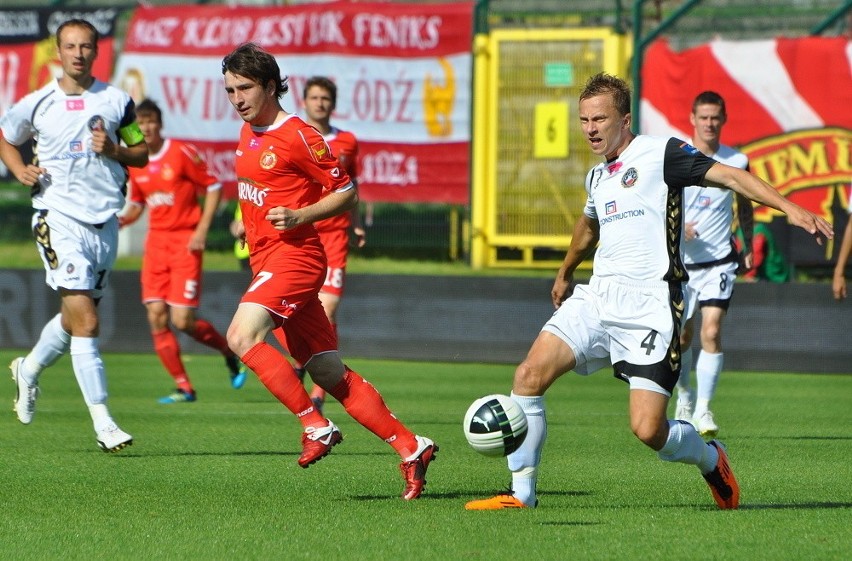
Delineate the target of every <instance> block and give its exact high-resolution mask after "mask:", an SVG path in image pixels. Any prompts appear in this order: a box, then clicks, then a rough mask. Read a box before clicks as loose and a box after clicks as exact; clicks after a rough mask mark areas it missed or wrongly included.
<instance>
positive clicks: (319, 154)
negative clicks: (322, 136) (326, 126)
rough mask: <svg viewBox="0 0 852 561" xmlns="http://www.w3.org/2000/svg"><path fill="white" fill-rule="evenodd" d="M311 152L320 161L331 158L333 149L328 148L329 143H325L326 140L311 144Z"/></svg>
mask: <svg viewBox="0 0 852 561" xmlns="http://www.w3.org/2000/svg"><path fill="white" fill-rule="evenodd" d="M311 154H312V155H313V157H314V159H315V160H316V161H318V162H322V161H323V160H330V159H331V150H330V149H329V148H328V144H326V143H325V140H322V141H320V142H317V143H315V144H311Z"/></svg>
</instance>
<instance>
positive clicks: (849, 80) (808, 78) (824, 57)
mask: <svg viewBox="0 0 852 561" xmlns="http://www.w3.org/2000/svg"><path fill="white" fill-rule="evenodd" d="M847 48H849V40H848V39H846V38H844V37H831V38H826V37H807V38H801V39H778V56H779V58H780V59H781V60H782V61H783V62H784V66H785V67H786V68H787V72H788V73H789V74H790V78H791V79H792V80H793V83H794V84H795V85H796V90H797V91H798V92H799V94H800V95H801V96H802V97H803V98H804V99H805V100H806V101H807V102H808V104H809V105H810V106H811V107H812V108H813V109H814V111H816V112H817V113H818V114H819V116H820V117H822V119H823V121H824V122H825V124H826V125H841V124H845V125H846V126H850V124H852V68H850V62H849V55H848V54H847V52H846V51H847ZM828 68H830V69H831V72H826V69H828Z"/></svg>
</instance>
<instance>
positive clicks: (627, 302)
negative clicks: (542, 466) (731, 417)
mask: <svg viewBox="0 0 852 561" xmlns="http://www.w3.org/2000/svg"><path fill="white" fill-rule="evenodd" d="M579 115H580V124H581V126H582V129H583V133H584V134H585V137H586V141H587V142H588V143H589V147H590V148H591V150H592V152H594V153H595V154H597V155H599V156H601V157H602V158H603V159H604V162H602V163H601V164H599V165H597V166H595V167H594V168H593V169H592V170H591V171H590V172H589V173H588V175H587V176H586V181H585V187H586V192H587V194H588V198H587V201H586V207H585V210H584V213H583V214H581V215H580V218H579V219H578V220H577V223H576V225H575V227H574V235H573V238H572V240H571V245H570V247H569V248H568V252H567V254H566V255H565V260H564V262H563V263H562V266H561V267H560V269H559V272H558V274H557V276H556V281H555V282H554V284H553V290H552V292H551V297H552V299H553V304H554V306H555V307H556V308H557V311H556V313H555V314H554V315H553V316H552V317H551V319H550V320H549V321H548V322H547V323H546V324H545V325H544V328H543V329H542V331H541V333H539V335H538V338H537V339H536V340H535V342H534V343H533V345H532V348H531V349H530V351H529V354H527V357H526V359H524V361H523V362H522V363H521V364H520V366H518V368H517V369H516V370H515V379H514V382H513V385H512V397H513V398H514V399H515V400H517V402H518V403H519V404H520V405H521V407H522V408H523V410H524V413H526V416H527V421H528V432H527V437H526V439H525V440H524V442H523V444H522V445H521V447H520V448H519V449H518V450H517V451H515V452H513V453H512V454H510V455H509V456H508V461H509V469H510V470H511V472H512V490H513V492H512V493H511V494H508V495H501V496H497V497H494V498H490V499H484V500H477V501H471V502H469V503H467V505H466V508H467V509H469V510H493V509H503V508H525V507H534V506H536V504H537V503H538V498H537V496H536V482H537V478H538V468H539V463H540V460H541V451H542V448H543V446H544V440H545V435H546V432H547V423H546V420H545V405H544V393H545V392H546V391H547V389H548V388H549V387H550V386H551V384H553V383H554V382H555V381H556V379H557V378H558V377H559V376H561V375H562V374H564V373H565V372H568V371H569V370H574V371H576V372H577V373H579V374H587V373H590V372H594V371H595V370H597V369H598V368H599V367H601V366H602V364H601V362H602V361H603V360H604V359H609V360H610V362H611V364H612V365H613V370H614V373H615V376H616V377H618V378H621V379H623V380H624V381H626V382H627V383H629V384H630V406H629V407H630V427H631V429H632V430H633V433H634V434H635V435H636V437H637V438H638V439H639V440H641V441H642V443H643V444H645V445H646V446H648V447H649V448H651V449H652V450H654V451H655V452H656V453H657V456H658V457H659V458H660V459H661V460H664V461H667V462H680V463H685V464H691V465H694V466H696V467H697V468H698V470H699V472H700V473H701V475H702V476H703V477H704V480H705V481H706V482H707V485H708V486H709V487H710V491H711V493H712V495H713V498H714V500H715V501H716V504H717V505H718V506H719V508H722V509H734V508H737V506H738V505H739V497H740V489H739V485H738V484H737V480H736V478H735V477H734V473H733V471H732V470H731V467H730V464H729V462H728V456H727V454H726V452H725V450H724V448H723V447H722V445H721V444H720V443H719V442H718V441H716V440H713V441H711V442H709V443H705V442H704V440H703V439H702V438H701V436H699V434H698V433H697V432H696V430H695V428H694V427H693V426H692V425H691V424H689V423H687V422H682V421H669V420H668V419H667V418H666V406H667V404H668V402H669V398H670V397H671V393H672V390H673V389H674V387H675V383H676V382H677V379H678V374H679V372H680V361H681V354H680V325H681V320H682V317H683V312H684V297H683V290H682V285H683V283H684V282H685V281H686V280H687V274H686V269H685V268H684V266H683V262H682V260H681V239H680V238H681V232H682V227H683V209H682V197H683V189H684V187H686V186H688V185H705V186H713V187H723V188H727V189H732V190H734V191H736V192H737V193H741V194H743V195H745V196H746V197H748V198H749V199H751V200H753V201H756V202H758V203H760V204H763V205H766V206H769V207H772V208H774V209H777V210H780V211H782V212H784V213H786V214H787V218H788V220H789V221H790V223H792V224H794V225H796V226H799V227H801V228H802V229H804V230H805V231H807V232H808V233H810V234H812V235H815V236H816V238H817V241H818V242H819V243H821V239H820V236H821V235H822V236H825V237H827V238H831V237H832V236H833V233H832V229H831V226H830V225H829V224H828V223H827V222H826V221H825V220H823V219H822V218H819V217H817V216H815V215H814V214H812V213H810V212H808V211H807V210H805V209H803V208H801V207H799V206H797V205H795V204H793V203H791V202H790V201H788V200H787V199H785V198H784V197H782V196H781V195H779V194H778V192H777V191H775V189H773V188H772V187H771V186H770V185H768V184H767V183H765V182H763V181H762V180H760V179H758V178H757V177H755V176H754V175H751V174H750V173H748V172H747V171H744V170H741V169H738V168H735V167H731V166H727V165H725V164H722V163H719V162H717V161H715V160H713V159H711V158H708V157H707V156H705V155H703V154H702V153H701V152H699V151H698V150H697V149H695V148H693V147H692V146H690V145H689V144H687V143H685V142H682V141H680V140H677V139H675V138H662V137H650V136H641V135H640V136H635V135H633V134H632V133H631V132H630V122H631V116H630V90H629V88H628V87H627V84H626V83H625V82H624V81H623V80H621V79H619V78H616V77H614V76H610V75H607V74H598V75H596V76H594V77H592V78H591V79H590V80H589V81H588V82H587V84H586V86H585V88H584V90H583V92H582V93H581V94H580V103H579ZM598 242H600V243H599V245H598ZM596 246H597V252H596V253H595V261H594V271H593V274H592V278H591V280H590V282H589V284H588V286H583V285H578V286H576V287H575V286H572V285H573V274H574V270H575V269H576V268H577V266H578V265H579V264H580V263H581V262H582V261H583V260H584V259H585V258H586V256H587V255H588V254H589V252H590V251H591V250H592V249H593V248H595V247H596Z"/></svg>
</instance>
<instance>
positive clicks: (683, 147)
mask: <svg viewBox="0 0 852 561" xmlns="http://www.w3.org/2000/svg"><path fill="white" fill-rule="evenodd" d="M680 149H681V150H683V151H684V152H686V153H687V154H690V155H692V156H694V155H696V154H698V148H696V147H695V146H693V145H692V144H690V143H688V142H683V143H681V145H680Z"/></svg>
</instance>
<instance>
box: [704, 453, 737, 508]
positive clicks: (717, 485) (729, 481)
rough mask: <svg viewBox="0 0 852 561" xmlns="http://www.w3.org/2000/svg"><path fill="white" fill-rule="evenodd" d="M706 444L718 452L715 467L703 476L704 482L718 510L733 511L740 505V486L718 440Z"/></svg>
mask: <svg viewBox="0 0 852 561" xmlns="http://www.w3.org/2000/svg"><path fill="white" fill-rule="evenodd" d="M707 444H708V446H713V447H714V448H716V450H717V451H718V452H719V459H718V460H717V461H716V467H715V468H713V471H711V472H709V473H705V474H704V480H705V481H706V482H707V485H708V486H709V487H710V492H712V493H713V498H714V499H715V500H716V504H717V505H719V508H721V509H723V510H728V509H735V508H737V507H738V506H739V504H740V486H739V484H738V483H737V479H736V477H734V472H733V471H732V470H731V466H730V464H728V454H727V453H725V447H724V446H722V443H721V442H719V441H718V440H711V441H710V442H708V443H707Z"/></svg>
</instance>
